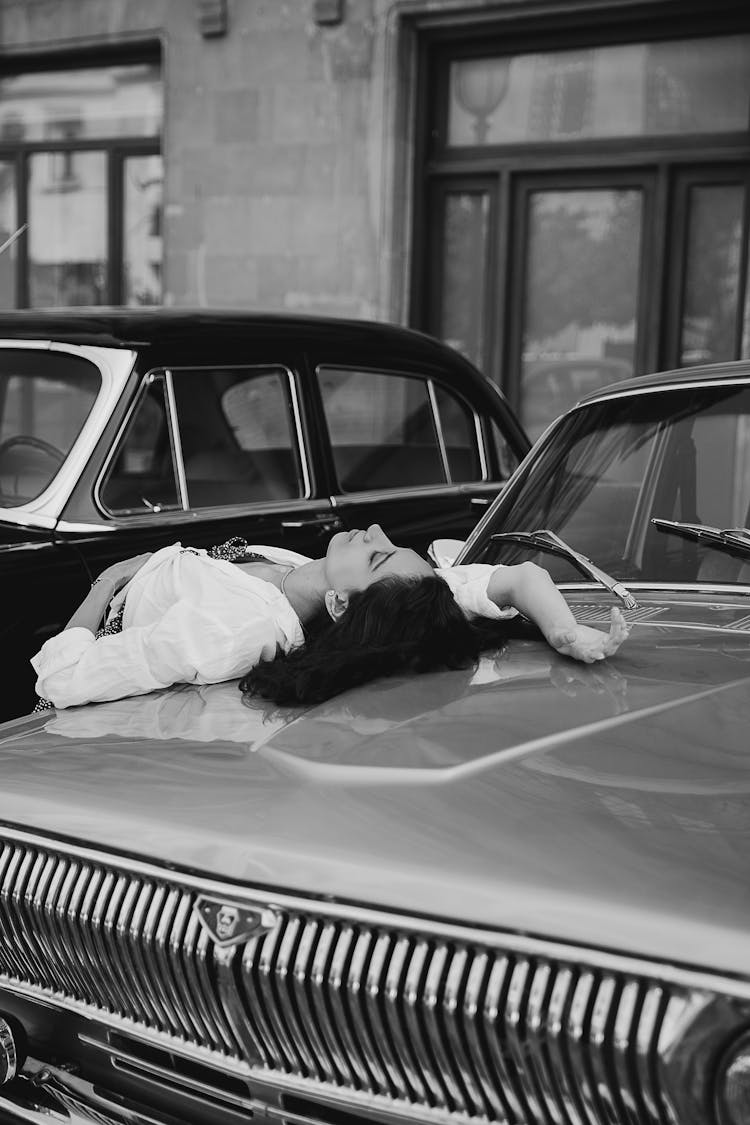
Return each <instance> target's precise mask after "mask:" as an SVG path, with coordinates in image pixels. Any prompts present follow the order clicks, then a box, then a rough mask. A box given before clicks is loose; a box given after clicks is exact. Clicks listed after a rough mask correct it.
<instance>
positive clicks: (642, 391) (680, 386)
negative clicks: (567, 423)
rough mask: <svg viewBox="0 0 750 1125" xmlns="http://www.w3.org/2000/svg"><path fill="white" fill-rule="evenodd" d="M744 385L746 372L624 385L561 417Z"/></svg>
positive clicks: (581, 404)
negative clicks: (645, 398) (606, 405)
mask: <svg viewBox="0 0 750 1125" xmlns="http://www.w3.org/2000/svg"><path fill="white" fill-rule="evenodd" d="M626 382H627V380H626ZM743 383H747V384H750V376H748V374H747V373H746V372H742V374H738V375H735V376H734V378H732V377H731V376H728V377H727V378H719V379H695V380H685V381H684V382H682V381H679V380H676V379H674V380H671V381H669V382H665V383H659V384H658V385H657V386H654V387H627V386H624V385H623V386H622V390H620V389H617V390H611V391H610V392H609V394H603V393H602V394H601V395H599V394H596V392H595V391H594V392H592V394H594V396H595V397H594V398H588V396H587V398H586V401H585V402H581V403H576V405H575V406H572V407H571V408H570V410H568V411H566V413H565V414H563V415H562V416H561V417H563V418H566V417H567V416H568V414H572V413H573V412H574V411H576V410H585V409H586V408H587V407H589V406H593V405H594V404H595V403H599V402H612V401H614V400H615V399H618V398H632V397H633V395H650V394H661V393H662V391H694V390H705V389H706V388H712V387H737V386H740V385H741V384H743ZM558 421H559V419H558Z"/></svg>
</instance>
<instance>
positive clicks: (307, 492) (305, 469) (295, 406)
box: [278, 367, 312, 500]
mask: <svg viewBox="0 0 750 1125" xmlns="http://www.w3.org/2000/svg"><path fill="white" fill-rule="evenodd" d="M278 370H282V371H286V374H287V378H288V380H289V393H290V395H291V399H292V414H293V416H294V427H295V430H296V434H297V449H298V451H299V455H300V468H301V469H302V489H303V491H302V496H301V499H302V500H309V499H310V498H311V497H312V479H311V477H310V450H309V449H308V447H307V442H306V441H305V428H304V426H303V425H302V410H301V407H300V402H299V391H298V389H297V380H296V379H295V377H294V373H293V372H292V371H291V370H290V368H288V367H282V368H278Z"/></svg>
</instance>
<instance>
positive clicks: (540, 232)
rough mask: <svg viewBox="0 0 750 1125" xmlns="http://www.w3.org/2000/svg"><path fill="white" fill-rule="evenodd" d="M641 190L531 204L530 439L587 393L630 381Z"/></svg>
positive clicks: (526, 372) (525, 389) (527, 308)
mask: <svg viewBox="0 0 750 1125" xmlns="http://www.w3.org/2000/svg"><path fill="white" fill-rule="evenodd" d="M641 211H642V200H641V192H640V191H626V190H604V191H600V190H588V189H586V190H581V191H579V190H576V191H544V192H542V191H537V192H533V193H532V194H531V196H530V199H529V208H528V243H527V261H526V286H525V294H524V333H523V348H522V355H521V420H522V422H523V425H524V426H525V427H526V430H527V432H528V434H529V436H530V437H531V439H532V440H534V439H536V438H537V437H538V436H539V434H540V433H541V432H542V430H543V429H544V428H545V427H546V426H547V424H548V423H549V422H551V421H552V419H553V418H555V417H556V416H557V415H558V414H560V413H562V411H563V410H567V409H568V407H570V406H572V405H573V403H575V402H576V401H577V400H578V399H579V398H581V397H582V396H583V395H585V394H588V392H589V391H593V390H597V389H598V388H599V387H604V386H606V385H607V384H608V383H614V382H617V381H618V380H620V379H626V378H628V376H630V375H632V374H633V356H634V350H635V339H636V309H637V300H638V267H639V258H640V240H641Z"/></svg>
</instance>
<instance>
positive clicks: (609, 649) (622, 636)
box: [603, 606, 630, 656]
mask: <svg viewBox="0 0 750 1125" xmlns="http://www.w3.org/2000/svg"><path fill="white" fill-rule="evenodd" d="M629 634H630V626H629V625H628V623H627V621H626V620H625V618H624V617H623V615H622V610H621V609H618V608H617V606H614V607H613V608H612V612H611V614H610V624H609V633H608V634H606V636H605V637H604V645H603V649H604V652H605V654H606V655H607V656H611V654H612V653H613V652H617V650H618V648H619V647H620V645H621V644H622V642H623V641H625V640H627V638H628V636H629Z"/></svg>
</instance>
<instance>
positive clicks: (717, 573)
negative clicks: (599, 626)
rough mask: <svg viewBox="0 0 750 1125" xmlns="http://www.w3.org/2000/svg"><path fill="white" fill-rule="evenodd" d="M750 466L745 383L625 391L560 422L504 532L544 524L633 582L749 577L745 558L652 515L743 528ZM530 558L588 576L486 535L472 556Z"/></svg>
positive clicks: (573, 576) (555, 572) (569, 577)
mask: <svg viewBox="0 0 750 1125" xmlns="http://www.w3.org/2000/svg"><path fill="white" fill-rule="evenodd" d="M749 470H750V388H748V387H747V386H746V385H743V384H740V383H737V384H736V385H735V386H721V385H714V386H709V387H689V386H688V387H685V388H684V389H682V390H679V391H666V392H654V393H652V394H646V395H628V396H626V397H624V398H621V399H614V400H611V401H608V402H604V403H599V404H596V405H592V406H591V407H589V408H588V409H587V410H582V411H578V412H576V414H574V415H571V416H569V418H568V419H567V420H566V421H565V422H563V423H562V424H561V425H560V426H559V427H557V429H556V431H555V434H554V436H553V437H552V438H551V440H550V442H549V444H547V445H545V447H544V450H543V451H542V452H540V454H539V456H538V457H537V459H536V461H535V463H534V465H533V467H530V468H529V471H528V473H527V474H526V476H525V478H524V479H523V482H522V483H521V486H520V490H519V491H518V492H517V493H516V494H515V495H514V497H513V505H512V510H510V511H508V512H506V513H504V523H503V526H502V530H503V531H514V530H522V529H523V530H526V529H529V528H540V527H544V528H549V529H550V530H551V531H553V532H556V533H557V534H558V535H559V536H561V538H563V539H564V540H565V541H566V542H567V543H569V544H570V545H571V546H572V547H574V548H575V549H576V550H578V551H580V552H582V553H583V554H584V555H587V556H588V557H589V558H590V559H593V560H594V561H595V562H596V563H598V564H599V565H600V566H601V567H602V568H603V569H604V570H606V571H608V572H609V573H610V574H611V575H612V576H613V577H614V578H618V579H620V580H621V581H623V582H626V583H627V582H629V581H631V580H634V581H636V582H647V583H648V582H670V581H674V582H694V581H696V580H697V581H700V580H702V579H706V580H709V579H720V580H722V581H730V582H733V581H742V578H741V568H742V566H743V563H744V564H746V561H747V560H743V559H742V557H741V555H740V554H739V553H734V554H732V553H727V552H725V551H723V550H721V549H720V548H719V547H717V546H716V545H715V544H711V543H710V542H709V541H705V542H700V543H698V542H696V541H694V540H690V539H687V538H684V537H682V536H680V535H676V534H671V533H668V532H666V531H664V530H660V529H658V528H657V527H655V526H654V525H653V524H652V522H651V521H652V519H654V518H657V519H658V518H662V519H671V520H680V521H687V522H693V523H704V524H707V525H708V526H711V527H738V526H743V525H744V526H747V524H748V518H749V517H750V471H749ZM494 530H498V529H497V528H489V529H488V532H489V533H491V532H492V531H494ZM529 557H532V558H533V559H534V561H536V562H539V563H541V564H542V565H543V566H544V567H546V568H547V569H548V570H549V571H550V572H551V573H552V576H553V578H554V579H555V580H556V581H563V582H568V581H574V582H582V581H587V579H585V578H583V577H582V576H581V574H580V573H579V572H578V571H577V569H576V568H575V567H574V566H573V565H572V564H570V563H568V562H567V561H565V560H562V559H557V558H555V557H554V556H553V555H550V554H547V553H543V552H538V551H537V550H536V548H528V547H523V546H517V545H515V544H508V543H501V542H499V541H498V540H495V541H494V542H493V541H491V540H490V539H489V536H488V537H487V539H486V542H485V544H484V545H483V548H482V549H480V550H479V551H478V552H477V554H476V555H475V557H474V558H473V559H472V561H474V562H487V563H495V562H502V563H517V562H521V561H523V560H524V559H528V558H529Z"/></svg>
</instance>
